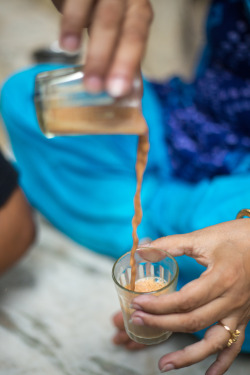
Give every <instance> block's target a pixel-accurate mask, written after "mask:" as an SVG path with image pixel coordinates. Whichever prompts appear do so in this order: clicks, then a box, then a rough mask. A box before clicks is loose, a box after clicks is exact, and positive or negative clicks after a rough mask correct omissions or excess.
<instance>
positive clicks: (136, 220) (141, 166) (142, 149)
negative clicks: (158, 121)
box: [130, 116, 149, 290]
mask: <svg viewBox="0 0 250 375" xmlns="http://www.w3.org/2000/svg"><path fill="white" fill-rule="evenodd" d="M140 121H143V122H144V119H143V117H142V116H141V120H140ZM148 151H149V140H148V133H147V134H144V135H140V136H139V142H138V148H137V160H136V166H135V170H136V179H137V186H136V193H135V196H134V208H135V214H134V217H133V219H132V228H133V231H132V237H133V246H132V249H131V256H130V266H131V283H130V286H131V290H135V277H136V264H135V251H136V249H137V247H138V244H139V239H138V235H137V227H138V225H139V224H140V222H141V219H142V208H141V186H142V179H143V174H144V171H145V168H146V164H147V160H148Z"/></svg>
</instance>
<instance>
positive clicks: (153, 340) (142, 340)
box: [127, 331, 172, 345]
mask: <svg viewBox="0 0 250 375" xmlns="http://www.w3.org/2000/svg"><path fill="white" fill-rule="evenodd" d="M127 334H128V335H129V337H130V338H131V340H133V341H135V342H138V343H139V344H144V345H156V344H160V343H161V342H163V341H166V340H167V339H168V338H169V337H170V336H171V335H172V332H165V333H163V334H162V335H161V336H157V337H140V336H136V335H134V334H133V333H132V332H130V331H127Z"/></svg>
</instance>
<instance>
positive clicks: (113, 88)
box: [107, 77, 130, 97]
mask: <svg viewBox="0 0 250 375" xmlns="http://www.w3.org/2000/svg"><path fill="white" fill-rule="evenodd" d="M129 89H130V86H129V84H128V82H127V81H126V80H125V79H124V78H119V77H117V78H112V79H111V80H110V81H109V82H108V84H107V91H108V93H109V94H110V95H111V96H114V97H119V96H123V95H125V94H127V93H128V91H129Z"/></svg>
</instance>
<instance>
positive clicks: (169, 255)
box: [112, 246, 179, 294]
mask: <svg viewBox="0 0 250 375" xmlns="http://www.w3.org/2000/svg"><path fill="white" fill-rule="evenodd" d="M140 249H151V250H154V249H155V250H160V251H163V252H164V253H166V254H167V256H168V258H170V259H171V260H172V261H173V262H174V264H175V266H176V271H175V274H174V277H173V279H172V280H171V281H169V282H168V283H167V284H166V285H165V286H164V287H163V288H160V289H157V290H152V291H151V292H135V291H134V290H129V289H126V288H125V287H124V286H122V285H121V284H120V283H119V282H118V281H117V279H116V277H115V272H114V271H115V267H116V265H117V263H118V262H119V261H120V260H121V259H122V258H124V257H125V256H126V255H128V254H130V253H131V250H130V251H128V252H126V253H125V254H123V255H121V256H120V257H119V258H118V259H117V260H116V261H115V263H114V264H113V267H112V279H113V281H114V283H115V284H116V285H117V286H118V287H119V288H121V289H122V290H124V291H126V292H128V293H132V294H155V293H159V292H160V291H163V290H164V289H166V288H169V286H170V285H171V284H173V283H174V281H175V280H176V279H177V277H178V275H179V266H178V263H177V261H176V259H175V258H174V257H173V256H172V255H171V254H169V252H167V251H166V250H163V249H160V248H158V247H150V246H146V247H144V246H140V247H138V248H137V249H136V251H137V250H140ZM136 251H135V252H136Z"/></svg>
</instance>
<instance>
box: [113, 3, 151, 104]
mask: <svg viewBox="0 0 250 375" xmlns="http://www.w3.org/2000/svg"><path fill="white" fill-rule="evenodd" d="M151 21H152V9H151V6H150V3H149V2H148V1H146V0H137V1H134V0H129V1H127V10H126V15H125V18H124V22H123V26H122V30H121V36H120V38H119V45H118V46H117V50H116V51H115V55H114V58H113V62H112V65H111V67H110V70H109V72H108V75H107V80H106V89H107V91H108V92H109V93H110V94H111V95H112V96H117V97H119V96H122V95H125V94H126V93H128V92H129V91H130V90H131V88H132V82H133V78H134V77H135V75H136V73H137V71H138V70H139V69H140V63H141V60H142V57H143V55H144V50H145V46H146V42H147V38H148V34H149V27H150V24H151Z"/></svg>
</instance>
